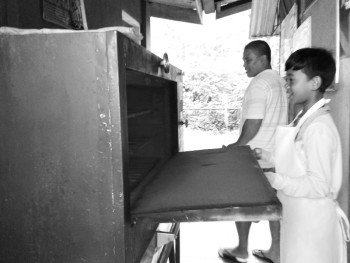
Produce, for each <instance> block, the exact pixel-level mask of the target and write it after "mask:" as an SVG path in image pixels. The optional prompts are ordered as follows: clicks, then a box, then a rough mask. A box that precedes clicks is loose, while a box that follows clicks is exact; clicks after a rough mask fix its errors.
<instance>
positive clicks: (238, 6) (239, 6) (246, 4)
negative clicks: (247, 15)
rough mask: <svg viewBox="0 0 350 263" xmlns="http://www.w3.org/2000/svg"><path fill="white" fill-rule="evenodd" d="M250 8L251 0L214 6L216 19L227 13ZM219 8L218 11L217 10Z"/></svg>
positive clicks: (227, 14)
mask: <svg viewBox="0 0 350 263" xmlns="http://www.w3.org/2000/svg"><path fill="white" fill-rule="evenodd" d="M218 3H220V2H218ZM251 8H252V2H251V0H242V1H237V2H234V3H232V4H227V5H224V6H220V7H219V6H218V4H217V6H216V19H220V18H223V17H226V16H229V15H233V14H237V13H239V12H243V11H246V10H249V9H251ZM218 10H219V11H218Z"/></svg>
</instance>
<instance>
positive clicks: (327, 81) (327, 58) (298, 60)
mask: <svg viewBox="0 0 350 263" xmlns="http://www.w3.org/2000/svg"><path fill="white" fill-rule="evenodd" d="M290 69H291V70H302V71H303V72H304V73H305V74H306V76H308V78H309V79H312V78H313V77H316V76H319V77H320V78H321V80H322V83H321V86H320V88H319V91H320V92H322V93H324V92H325V91H326V89H327V88H328V87H329V86H330V85H331V84H332V82H333V80H334V76H335V71H336V67H335V61H334V58H333V56H332V54H331V53H330V52H329V51H327V50H325V49H322V48H302V49H299V50H297V51H295V52H294V53H293V54H292V55H290V56H289V58H288V59H287V61H286V64H285V70H286V71H288V70H290Z"/></svg>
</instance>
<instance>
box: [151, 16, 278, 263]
mask: <svg viewBox="0 0 350 263" xmlns="http://www.w3.org/2000/svg"><path fill="white" fill-rule="evenodd" d="M249 23H250V10H248V11H245V12H242V13H238V14H235V15H232V16H229V17H226V18H222V19H219V20H216V19H215V15H204V17H203V25H194V24H188V23H183V22H175V21H170V20H164V19H158V18H153V17H152V18H151V51H152V52H153V53H155V54H157V55H158V56H159V57H163V54H164V53H165V52H167V53H168V55H169V60H170V63H171V64H173V65H175V66H176V67H178V68H180V69H181V70H183V71H184V72H185V75H184V77H183V84H184V88H183V102H184V105H183V110H184V111H183V116H184V120H187V122H188V125H187V127H184V136H183V138H184V150H185V151H192V150H201V149H211V148H221V147H222V146H223V145H227V144H230V143H233V142H235V141H236V140H237V138H238V135H239V122H240V113H241V104H242V98H243V95H244V91H245V89H246V87H247V86H248V84H249V82H250V79H249V78H248V77H247V76H246V74H245V71H244V68H243V60H242V53H243V49H244V46H245V45H246V44H247V43H248V42H250V41H251V39H249ZM264 40H266V41H267V42H269V44H270V46H271V49H272V57H273V58H274V59H273V61H272V65H273V68H274V69H278V68H279V66H278V63H279V59H278V54H279V50H278V47H279V39H278V38H277V37H271V38H268V39H264ZM180 233H181V247H180V261H181V263H196V262H198V263H199V262H201V263H203V262H204V263H206V262H207V263H217V262H222V261H221V259H219V257H218V253H217V252H218V249H219V248H222V247H234V246H236V245H237V244H238V235H237V232H236V229H235V224H234V222H200V223H182V224H181V227H180ZM270 243H271V237H270V232H269V227H268V222H266V221H263V222H260V223H258V224H253V226H252V228H251V235H250V241H249V246H250V249H268V248H269V246H270ZM249 262H259V261H258V260H257V259H255V258H254V257H250V259H249Z"/></svg>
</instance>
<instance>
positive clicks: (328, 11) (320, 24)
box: [301, 0, 350, 211]
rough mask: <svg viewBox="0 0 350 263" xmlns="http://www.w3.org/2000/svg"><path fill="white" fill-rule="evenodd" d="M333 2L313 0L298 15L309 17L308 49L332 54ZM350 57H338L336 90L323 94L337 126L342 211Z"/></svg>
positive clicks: (349, 140)
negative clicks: (341, 181) (323, 50)
mask: <svg viewBox="0 0 350 263" xmlns="http://www.w3.org/2000/svg"><path fill="white" fill-rule="evenodd" d="M337 8H338V6H337V3H336V1H329V0H316V1H315V2H314V4H311V6H310V8H309V9H306V12H305V13H304V14H301V15H302V16H301V17H302V21H301V22H303V21H304V20H305V19H306V18H308V17H309V16H311V19H312V21H311V23H312V35H311V41H312V46H315V47H322V48H326V49H328V50H330V51H332V52H334V54H335V50H336V48H337V47H336V45H339V42H337V41H336V26H337V25H336V15H337ZM349 72H350V58H344V57H343V58H340V61H339V83H338V84H336V87H335V88H336V91H331V92H326V97H327V98H330V99H331V100H332V101H331V113H332V116H333V118H334V121H335V123H336V125H337V127H338V130H339V133H340V137H341V141H342V146H343V172H344V179H343V187H342V189H341V192H340V195H339V202H340V205H341V206H342V208H343V209H344V210H345V211H348V206H349V163H350V157H349V154H350V150H349V149H350V107H349V103H350V79H349Z"/></svg>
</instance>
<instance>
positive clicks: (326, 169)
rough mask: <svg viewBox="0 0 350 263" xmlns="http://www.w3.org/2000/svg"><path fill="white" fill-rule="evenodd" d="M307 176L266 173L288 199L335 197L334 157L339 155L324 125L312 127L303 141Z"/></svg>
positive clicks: (331, 136)
mask: <svg viewBox="0 0 350 263" xmlns="http://www.w3.org/2000/svg"><path fill="white" fill-rule="evenodd" d="M303 144H304V147H305V155H306V156H305V157H306V161H307V171H306V174H305V175H303V176H300V177H292V176H288V175H286V174H276V173H266V176H267V178H268V179H269V181H270V183H271V185H272V186H273V187H274V188H276V189H277V190H281V191H282V192H284V193H285V194H287V195H290V196H294V197H309V198H318V197H325V196H327V195H329V194H330V193H331V183H332V176H333V174H332V167H333V165H334V163H333V154H334V151H337V150H338V149H337V142H336V140H334V135H333V134H332V132H331V130H330V129H329V127H328V126H327V125H325V124H323V123H315V124H312V125H310V126H309V127H308V128H307V130H306V131H305V134H304V137H303Z"/></svg>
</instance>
